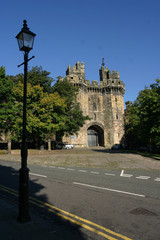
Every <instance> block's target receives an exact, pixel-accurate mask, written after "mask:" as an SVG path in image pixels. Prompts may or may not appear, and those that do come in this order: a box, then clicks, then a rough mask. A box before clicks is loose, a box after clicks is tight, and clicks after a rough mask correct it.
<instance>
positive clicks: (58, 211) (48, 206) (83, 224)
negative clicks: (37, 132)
mask: <svg viewBox="0 0 160 240" xmlns="http://www.w3.org/2000/svg"><path fill="white" fill-rule="evenodd" d="M0 189H1V190H3V191H6V192H8V193H10V194H12V195H14V196H16V197H18V192H17V191H16V190H14V189H11V188H8V187H6V186H3V185H0ZM29 198H30V202H31V203H32V204H34V205H37V206H38V207H42V208H45V209H47V210H48V211H50V212H53V213H54V214H55V215H57V216H59V217H61V218H64V219H66V220H68V221H70V222H72V223H74V224H77V225H78V226H80V227H83V228H85V229H87V230H89V231H91V232H93V233H95V234H97V235H101V236H103V237H105V238H106V239H108V240H118V239H119V238H121V239H124V240H132V239H131V238H128V237H126V236H123V235H122V234H120V233H116V232H113V231H112V230H110V229H108V228H105V227H103V226H101V225H98V224H96V223H94V222H91V221H89V220H87V219H84V218H81V217H78V216H76V215H74V214H72V213H69V212H66V211H64V210H62V209H60V208H57V207H55V206H53V205H51V204H48V203H46V202H42V201H40V200H38V199H36V198H33V197H29ZM63 214H65V215H63ZM66 215H67V216H66ZM70 217H72V218H70ZM73 218H74V219H73ZM77 220H78V221H77ZM79 221H81V222H79ZM86 224H88V225H91V226H93V227H95V228H93V227H90V226H88V225H86ZM97 229H98V230H97ZM101 231H104V232H107V233H109V234H111V235H113V236H114V237H112V236H110V235H108V234H106V233H104V232H101ZM115 237H118V239H117V238H115Z"/></svg>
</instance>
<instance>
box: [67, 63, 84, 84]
mask: <svg viewBox="0 0 160 240" xmlns="http://www.w3.org/2000/svg"><path fill="white" fill-rule="evenodd" d="M67 76H70V77H69V78H70V80H72V81H73V82H74V81H75V82H77V81H78V80H79V81H81V82H84V80H85V64H84V62H82V63H81V64H80V62H77V63H76V65H74V66H73V68H71V65H69V66H68V68H67V70H66V77H67Z"/></svg>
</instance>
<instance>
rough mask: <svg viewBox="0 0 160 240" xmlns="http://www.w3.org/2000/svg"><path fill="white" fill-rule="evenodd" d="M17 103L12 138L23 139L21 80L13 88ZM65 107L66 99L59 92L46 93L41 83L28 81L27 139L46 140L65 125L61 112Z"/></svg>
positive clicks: (33, 140)
mask: <svg viewBox="0 0 160 240" xmlns="http://www.w3.org/2000/svg"><path fill="white" fill-rule="evenodd" d="M13 95H14V98H15V105H16V108H17V113H16V116H17V118H16V121H15V122H14V125H13V129H14V132H15V133H16V134H15V135H14V136H13V137H12V138H13V139H14V140H20V139H21V133H22V108H23V104H22V101H23V84H22V83H21V82H19V84H18V85H17V86H15V87H14V88H13ZM64 108H65V99H64V98H60V96H59V95H58V94H57V93H49V94H48V93H46V92H44V91H43V88H42V87H41V86H40V84H39V85H35V86H31V84H30V83H28V87H27V140H28V141H29V142H33V143H36V145H37V146H39V145H40V142H41V141H43V140H45V138H46V137H51V135H52V134H54V133H56V132H57V131H58V130H59V129H60V128H61V127H62V126H63V125H64V118H63V116H62V115H59V113H61V112H63V111H64Z"/></svg>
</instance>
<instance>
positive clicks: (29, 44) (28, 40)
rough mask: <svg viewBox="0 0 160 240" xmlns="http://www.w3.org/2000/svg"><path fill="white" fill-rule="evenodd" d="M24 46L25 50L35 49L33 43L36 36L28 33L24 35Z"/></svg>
mask: <svg viewBox="0 0 160 240" xmlns="http://www.w3.org/2000/svg"><path fill="white" fill-rule="evenodd" d="M23 41H24V42H23V44H24V47H25V48H29V49H32V48H33V42H34V36H33V35H30V34H28V33H23Z"/></svg>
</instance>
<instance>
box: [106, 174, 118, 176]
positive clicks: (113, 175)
mask: <svg viewBox="0 0 160 240" xmlns="http://www.w3.org/2000/svg"><path fill="white" fill-rule="evenodd" d="M105 175H109V176H115V175H116V174H114V173H105Z"/></svg>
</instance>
